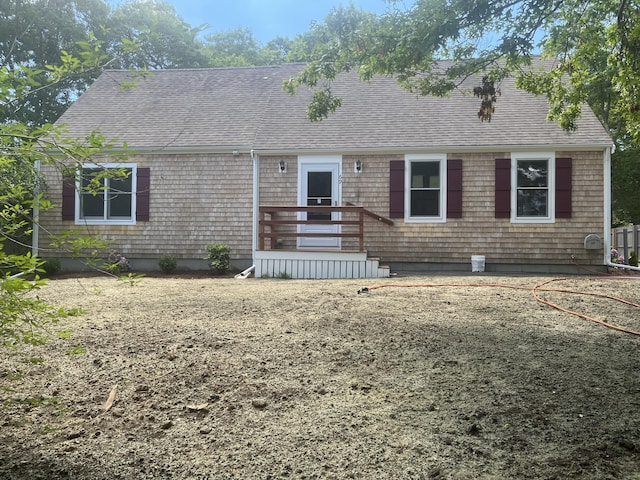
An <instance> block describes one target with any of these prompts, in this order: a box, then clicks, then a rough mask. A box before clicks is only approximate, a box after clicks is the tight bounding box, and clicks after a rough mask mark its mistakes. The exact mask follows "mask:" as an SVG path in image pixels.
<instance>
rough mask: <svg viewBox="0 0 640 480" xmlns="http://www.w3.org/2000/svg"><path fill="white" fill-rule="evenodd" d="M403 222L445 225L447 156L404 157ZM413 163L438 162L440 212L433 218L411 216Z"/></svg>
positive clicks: (412, 155)
mask: <svg viewBox="0 0 640 480" xmlns="http://www.w3.org/2000/svg"><path fill="white" fill-rule="evenodd" d="M404 160H405V165H404V172H405V177H404V221H405V222H407V223H445V222H446V221H447V155H446V154H444V153H412V154H407V155H405V157H404ZM413 162H439V164H440V198H439V201H440V204H439V207H440V211H439V214H438V215H435V216H412V215H411V164H412V163H413Z"/></svg>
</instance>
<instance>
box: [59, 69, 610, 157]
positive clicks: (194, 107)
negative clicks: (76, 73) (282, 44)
mask: <svg viewBox="0 0 640 480" xmlns="http://www.w3.org/2000/svg"><path fill="white" fill-rule="evenodd" d="M301 68H302V66H301V65H298V64H285V65H279V66H271V67H249V68H221V69H188V70H162V71H155V72H152V73H151V74H150V75H148V76H147V77H146V78H138V79H136V78H133V80H134V81H135V82H137V86H135V87H133V88H123V87H122V84H123V82H124V81H130V80H132V78H131V77H132V74H131V73H130V72H128V71H116V70H108V71H106V72H104V73H103V74H102V75H101V76H100V77H99V78H98V79H97V80H96V81H95V82H94V83H93V85H92V86H91V87H90V88H89V89H88V90H87V91H86V92H85V93H84V94H83V95H82V96H81V97H80V98H79V99H78V101H77V102H76V103H75V104H74V105H72V106H71V108H69V110H67V112H65V114H64V115H62V117H61V118H60V119H59V120H58V122H57V123H58V124H65V126H66V128H67V129H68V131H69V134H70V135H71V136H73V137H83V136H85V135H87V134H88V133H90V132H91V131H92V130H95V129H98V130H100V132H101V133H102V134H103V135H104V136H105V137H107V138H109V139H118V140H119V141H126V142H127V143H128V145H129V147H130V148H133V149H136V148H139V149H142V148H168V147H172V148H225V147H237V148H253V149H256V150H258V151H267V150H274V151H305V150H316V151H318V150H332V151H336V150H345V151H346V150H349V151H351V150H358V149H368V150H376V149H380V150H392V149H407V148H411V149H420V148H425V149H434V148H441V149H448V150H451V149H455V148H456V147H464V148H475V147H478V148H487V147H492V146H503V147H508V146H531V147H536V146H539V147H543V146H545V145H553V146H556V147H557V146H567V147H572V146H574V147H581V146H593V145H602V146H604V145H609V144H611V139H610V137H609V136H608V134H607V132H606V131H605V129H604V128H603V127H602V125H601V124H600V122H599V121H598V120H597V118H596V117H595V115H594V114H593V113H592V112H591V111H590V110H589V109H588V108H585V109H584V111H583V117H582V119H580V121H579V123H578V125H579V126H578V130H577V131H575V132H566V131H564V130H562V129H561V128H560V127H559V126H558V125H557V124H555V123H553V122H549V121H548V120H547V119H546V117H547V113H548V103H547V101H546V99H544V98H536V97H534V96H532V95H530V94H528V93H526V92H523V91H520V90H517V89H515V87H514V84H513V80H510V79H507V80H505V81H503V82H502V84H501V86H500V89H501V93H502V94H501V96H500V97H499V98H498V101H497V104H496V112H495V114H494V116H493V119H492V121H491V122H490V123H488V122H484V123H483V122H481V121H480V120H479V119H478V118H477V111H478V107H479V100H478V99H477V98H475V97H473V96H472V95H470V94H468V93H467V94H465V93H462V92H460V91H456V92H454V93H453V94H452V95H451V96H449V97H445V98H435V97H421V96H418V95H415V94H412V93H409V92H407V91H405V90H404V89H402V88H401V87H400V86H398V85H397V83H396V82H395V80H394V79H393V78H391V77H375V78H374V79H373V80H372V81H371V82H368V83H366V82H362V81H360V80H359V79H358V78H357V76H356V75H355V74H342V75H340V76H339V77H338V78H337V79H336V81H335V82H334V84H333V87H332V88H333V90H334V92H335V93H336V94H337V95H338V96H340V97H342V99H343V105H342V107H341V108H340V109H339V110H338V111H337V112H336V113H335V114H332V115H331V116H330V117H329V118H328V119H326V120H324V121H322V122H319V123H312V122H310V121H309V120H307V119H306V116H305V112H306V108H307V105H308V102H309V98H310V93H309V92H308V91H307V90H306V89H304V88H303V89H300V91H299V93H298V94H297V95H295V96H293V97H292V96H290V95H288V94H287V93H285V92H284V91H283V90H282V81H283V80H284V79H286V78H289V77H291V76H294V75H295V74H296V73H297V72H298V71H299V69H301ZM469 82H470V83H469V84H468V86H469V88H472V87H473V86H476V85H479V84H480V83H479V79H477V78H475V79H471V80H469Z"/></svg>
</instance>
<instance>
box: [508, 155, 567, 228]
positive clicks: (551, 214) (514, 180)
mask: <svg viewBox="0 0 640 480" xmlns="http://www.w3.org/2000/svg"><path fill="white" fill-rule="evenodd" d="M523 160H535V161H539V160H546V161H547V168H548V181H549V183H548V185H547V188H548V196H547V216H546V217H525V216H518V162H519V161H523ZM555 191H556V155H555V152H517V153H512V154H511V223H555V221H556V218H555V210H556V198H555V197H556V195H555Z"/></svg>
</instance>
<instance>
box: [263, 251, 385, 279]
mask: <svg viewBox="0 0 640 480" xmlns="http://www.w3.org/2000/svg"><path fill="white" fill-rule="evenodd" d="M254 264H255V266H256V270H255V276H256V278H261V277H266V276H268V277H272V278H273V277H279V276H284V275H287V276H288V277H290V278H308V279H320V278H387V277H389V267H386V266H382V267H381V266H380V262H379V261H378V260H377V259H369V258H367V254H366V252H362V253H352V252H327V251H321V252H319V251H300V250H296V251H283V250H264V251H257V252H255V256H254Z"/></svg>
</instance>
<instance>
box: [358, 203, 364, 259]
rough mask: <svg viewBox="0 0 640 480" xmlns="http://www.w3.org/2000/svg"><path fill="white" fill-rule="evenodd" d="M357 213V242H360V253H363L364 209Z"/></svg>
mask: <svg viewBox="0 0 640 480" xmlns="http://www.w3.org/2000/svg"><path fill="white" fill-rule="evenodd" d="M358 213H359V217H360V224H359V225H358V228H359V232H358V234H359V237H358V239H359V241H360V251H361V252H364V209H362V208H361V209H360V211H359V212H358Z"/></svg>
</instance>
